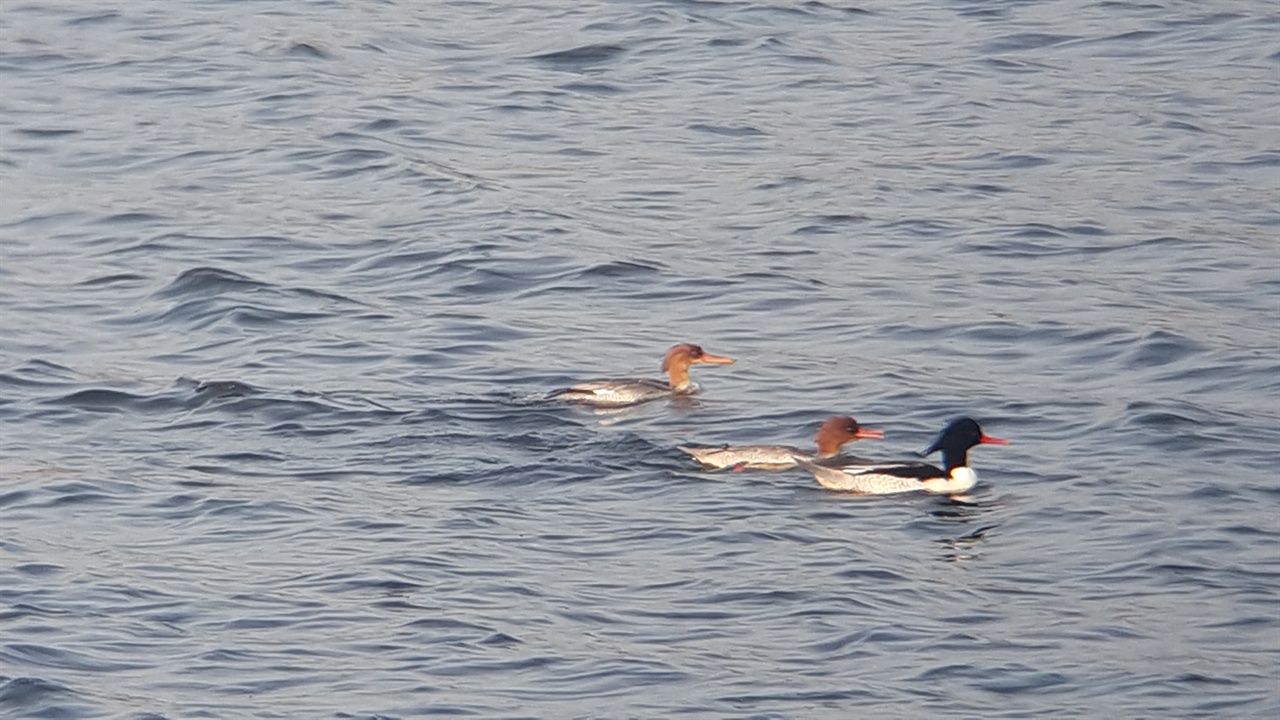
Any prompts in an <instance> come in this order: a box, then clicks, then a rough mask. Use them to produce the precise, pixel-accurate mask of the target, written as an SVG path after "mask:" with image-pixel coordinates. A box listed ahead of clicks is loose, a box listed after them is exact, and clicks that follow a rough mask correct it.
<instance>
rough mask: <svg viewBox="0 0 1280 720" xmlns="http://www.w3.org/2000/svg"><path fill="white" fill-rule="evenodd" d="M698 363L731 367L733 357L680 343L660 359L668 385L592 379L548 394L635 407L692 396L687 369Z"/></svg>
mask: <svg viewBox="0 0 1280 720" xmlns="http://www.w3.org/2000/svg"><path fill="white" fill-rule="evenodd" d="M701 363H710V364H713V365H732V364H733V358H730V357H722V356H720V355H712V354H711V353H708V352H705V351H704V350H703V349H702V347H701V346H699V345H694V344H692V343H680V344H679V345H674V346H672V348H671V349H670V350H668V351H667V355H666V357H664V358H663V359H662V371H663V372H665V373H666V374H667V382H665V383H663V382H661V381H659V380H649V379H632V378H624V379H617V380H592V381H589V382H584V383H578V384H577V385H574V386H573V387H570V388H565V389H564V390H557V391H555V392H553V393H551V395H550V397H553V398H563V399H565V400H571V401H573V402H578V403H583V404H585V405H606V406H614V407H616V406H620V405H635V404H637V403H642V402H648V401H650V400H658V399H660V398H665V397H671V396H673V395H692V394H693V393H696V392H698V386H697V385H695V384H694V383H693V381H692V380H690V379H689V366H690V365H698V364H701Z"/></svg>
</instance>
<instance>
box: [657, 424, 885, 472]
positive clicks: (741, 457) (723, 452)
mask: <svg viewBox="0 0 1280 720" xmlns="http://www.w3.org/2000/svg"><path fill="white" fill-rule="evenodd" d="M883 437H884V431H883V430H871V429H868V428H864V427H861V426H859V425H858V421H857V420H854V419H853V418H851V417H849V416H848V415H832V416H831V417H830V418H828V419H827V421H826V422H824V423H822V427H820V428H818V434H817V436H816V437H815V438H814V442H816V443H817V445H818V452H817V454H816V455H814V454H811V453H808V452H806V451H804V450H801V449H800V448H797V447H792V446H790V445H740V446H738V447H730V446H728V445H725V446H723V447H718V448H711V447H680V449H681V450H683V451H684V452H687V453H689V454H690V455H692V456H693V458H694V459H695V460H697V461H698V462H700V463H702V465H703V466H704V467H707V468H709V469H712V470H723V469H725V468H728V467H731V468H733V469H734V471H735V472H737V471H742V470H747V469H751V470H786V469H787V468H793V467H795V466H796V458H797V457H801V458H804V459H806V460H811V461H815V462H818V463H820V464H823V465H829V466H832V465H834V466H839V465H854V464H863V463H869V462H871V461H870V460H863V459H862V458H857V457H852V456H849V455H841V454H840V446H842V445H844V444H845V443H850V442H853V441H854V440H862V439H865V438H875V439H877V440H879V439H882V438H883Z"/></svg>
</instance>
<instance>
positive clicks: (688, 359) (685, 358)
mask: <svg viewBox="0 0 1280 720" xmlns="http://www.w3.org/2000/svg"><path fill="white" fill-rule="evenodd" d="M699 363H711V364H714V365H732V364H733V358H731V357H724V356H721V355H712V354H711V353H709V352H707V351H705V350H703V349H702V346H701V345H694V344H693V343H680V344H679V345H673V346H671V349H670V350H668V351H667V355H666V357H664V358H662V372H665V373H669V372H671V371H672V370H675V369H676V368H687V367H689V366H690V365H697V364H699Z"/></svg>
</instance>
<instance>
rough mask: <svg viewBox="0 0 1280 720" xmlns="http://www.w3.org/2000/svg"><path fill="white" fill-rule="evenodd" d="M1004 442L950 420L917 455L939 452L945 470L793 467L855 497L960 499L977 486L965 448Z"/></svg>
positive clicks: (918, 465) (919, 465) (922, 465)
mask: <svg viewBox="0 0 1280 720" xmlns="http://www.w3.org/2000/svg"><path fill="white" fill-rule="evenodd" d="M1008 444H1009V441H1008V440H1003V439H1001V438H994V437H991V436H989V435H984V434H983V433H982V428H981V427H979V426H978V423H976V422H974V421H973V420H971V419H969V418H960V419H959V420H953V421H952V422H951V424H950V425H947V426H946V427H945V428H943V430H942V432H941V433H938V437H937V439H935V440H934V441H933V444H932V445H930V446H929V447H928V449H926V450H925V451H924V452H922V453H920V454H921V455H928V454H930V453H932V452H935V451H937V450H941V451H942V464H943V466H944V467H945V468H946V469H945V470H943V469H942V468H939V467H937V466H936V465H930V464H929V463H926V462H911V461H909V462H897V463H871V464H867V465H846V466H844V467H838V468H837V467H826V466H823V465H819V464H817V463H814V462H811V461H809V460H807V459H804V458H797V459H796V463H797V464H798V465H800V466H801V467H803V468H804V469H806V470H808V471H809V472H811V473H813V476H814V477H815V478H816V479H817V480H818V484H819V485H821V486H822V487H825V488H829V489H831V490H843V491H845V492H852V493H857V494H859V495H888V494H891V493H903V492H914V491H917V490H924V491H926V492H932V493H941V494H945V495H952V496H956V495H960V494H961V493H963V492H965V491H966V490H968V489H969V488H971V487H973V486H974V484H975V483H977V482H978V477H977V475H975V474H974V472H973V469H972V468H970V467H969V448H971V447H973V446H975V445H1008Z"/></svg>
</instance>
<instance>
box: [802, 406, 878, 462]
mask: <svg viewBox="0 0 1280 720" xmlns="http://www.w3.org/2000/svg"><path fill="white" fill-rule="evenodd" d="M882 439H884V431H883V430H872V429H870V428H864V427H862V426H861V425H859V424H858V421H857V420H854V419H853V418H852V417H849V416H848V415H832V416H831V417H829V418H827V421H826V422H824V423H822V427H820V428H818V435H817V437H815V438H814V441H815V442H816V443H817V445H818V453H819V454H821V455H835V454H836V453H838V452H839V451H840V446H841V445H844V444H845V443H850V442H853V441H854V440H882Z"/></svg>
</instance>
